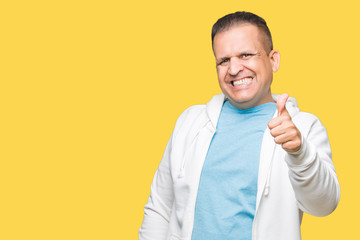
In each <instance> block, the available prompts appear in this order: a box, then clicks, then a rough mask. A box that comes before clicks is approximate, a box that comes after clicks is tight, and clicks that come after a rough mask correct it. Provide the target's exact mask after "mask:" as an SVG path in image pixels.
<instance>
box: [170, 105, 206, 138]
mask: <svg viewBox="0 0 360 240" xmlns="http://www.w3.org/2000/svg"><path fill="white" fill-rule="evenodd" d="M205 118H206V105H204V104H203V105H194V106H191V107H189V108H187V109H186V110H185V111H184V112H183V113H182V114H181V115H180V116H179V118H178V119H177V120H176V124H175V130H174V132H175V133H176V132H178V131H179V130H180V129H184V128H189V127H190V126H193V125H194V124H196V122H199V121H201V120H202V119H205Z"/></svg>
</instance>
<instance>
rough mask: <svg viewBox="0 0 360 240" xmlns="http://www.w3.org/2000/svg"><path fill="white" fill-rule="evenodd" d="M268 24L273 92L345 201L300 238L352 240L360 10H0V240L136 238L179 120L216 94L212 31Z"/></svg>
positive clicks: (158, 5) (55, 6)
mask: <svg viewBox="0 0 360 240" xmlns="http://www.w3.org/2000/svg"><path fill="white" fill-rule="evenodd" d="M238 10H246V11H252V12H254V13H257V14H259V15H260V16H262V17H264V18H265V19H266V20H267V22H268V25H269V27H270V29H271V31H272V35H273V39H274V47H275V48H276V49H279V51H280V53H281V65H280V70H279V71H278V73H276V74H275V77H274V83H273V92H274V93H284V92H287V93H289V94H290V95H291V96H293V97H296V98H297V100H298V102H299V105H300V108H301V109H302V110H303V111H308V112H312V113H314V114H316V115H317V116H318V117H319V118H320V119H321V121H322V122H323V124H324V125H325V126H326V127H327V129H328V133H329V137H330V142H331V145H332V149H333V161H334V164H335V167H336V170H337V174H338V178H339V180H340V184H341V194H342V195H341V200H340V204H339V206H338V208H337V210H336V211H335V212H334V213H333V214H331V215H330V216H328V217H324V218H317V217H312V216H309V215H305V216H304V222H303V225H302V232H303V239H306V240H318V239H329V240H330V239H360V234H359V229H358V225H359V221H358V216H359V215H360V207H359V200H360V199H359V198H360V197H359V196H360V194H359V183H360V182H359V176H360V164H359V155H358V151H357V150H358V144H359V141H358V138H359V135H360V131H359V128H358V124H359V122H360V117H359V114H358V109H359V108H358V104H359V96H360V92H359V88H360V83H359V82H360V78H359V55H360V50H359V42H360V37H359V31H358V29H359V24H360V20H359V10H360V8H359V5H358V4H357V1H355V0H354V1H351V0H343V1H314V0H303V1H285V0H284V1H275V0H274V1H268V0H263V1H239V0H238V1H194V0H183V1H165V0H164V1H145V0H144V1H107V0H102V1H68V0H66V1H55V0H54V1H38V0H34V1H2V2H1V3H0V34H1V35H0V36H1V37H0V43H1V44H0V79H1V86H0V123H1V124H0V128H1V129H0V139H1V142H0V164H1V165H0V239H4V240H11V239H37V240H42V239H46V240H48V239H126V240H127V239H137V231H138V229H139V227H140V225H141V222H142V218H143V207H144V205H145V203H146V201H147V198H148V195H149V193H150V184H151V182H152V177H153V175H154V173H155V171H156V169H157V166H158V164H159V162H160V159H161V157H162V154H163V151H164V149H165V145H166V143H167V140H168V138H169V137H170V134H171V132H172V129H173V127H174V124H175V121H176V119H177V117H178V116H179V115H180V114H181V112H182V111H184V110H185V109H186V108H187V107H189V106H191V105H194V104H203V103H206V102H207V101H209V100H210V98H211V97H212V96H213V95H214V94H218V93H220V89H219V87H218V84H217V77H216V71H215V62H214V58H213V55H212V51H211V40H210V31H211V27H212V25H213V23H214V22H215V21H216V20H217V19H218V18H220V17H222V16H223V15H225V14H228V13H231V12H234V11H238Z"/></svg>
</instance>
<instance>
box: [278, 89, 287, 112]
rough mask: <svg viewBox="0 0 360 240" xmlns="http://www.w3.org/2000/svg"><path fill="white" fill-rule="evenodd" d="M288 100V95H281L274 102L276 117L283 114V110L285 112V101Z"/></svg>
mask: <svg viewBox="0 0 360 240" xmlns="http://www.w3.org/2000/svg"><path fill="white" fill-rule="evenodd" d="M288 98H289V95H288V94H287V93H284V94H282V95H281V96H280V97H279V98H278V100H277V101H276V107H277V110H278V116H280V115H281V114H283V112H284V110H285V111H287V110H286V107H285V104H286V101H287V99H288Z"/></svg>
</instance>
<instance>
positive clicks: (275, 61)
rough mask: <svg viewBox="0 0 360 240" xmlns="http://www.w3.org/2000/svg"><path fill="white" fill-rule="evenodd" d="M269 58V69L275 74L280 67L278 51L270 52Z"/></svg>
mask: <svg viewBox="0 0 360 240" xmlns="http://www.w3.org/2000/svg"><path fill="white" fill-rule="evenodd" d="M269 58H270V62H271V68H272V70H273V72H277V70H278V69H279V67H280V53H279V51H278V50H275V49H274V50H272V51H271V52H270V53H269Z"/></svg>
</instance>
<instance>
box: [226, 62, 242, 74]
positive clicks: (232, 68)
mask: <svg viewBox="0 0 360 240" xmlns="http://www.w3.org/2000/svg"><path fill="white" fill-rule="evenodd" d="M243 69H244V66H243V64H242V62H241V61H240V60H239V59H237V58H232V59H230V64H229V70H228V71H229V74H230V75H232V76H236V75H238V73H239V72H241V71H242V70H243Z"/></svg>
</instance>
